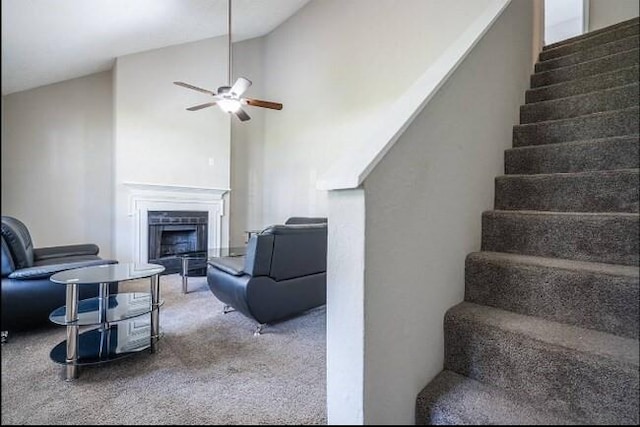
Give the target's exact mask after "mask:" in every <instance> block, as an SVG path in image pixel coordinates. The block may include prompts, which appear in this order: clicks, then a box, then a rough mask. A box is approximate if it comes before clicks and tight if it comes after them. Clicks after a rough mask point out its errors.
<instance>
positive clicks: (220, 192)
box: [123, 182, 230, 263]
mask: <svg viewBox="0 0 640 427" xmlns="http://www.w3.org/2000/svg"><path fill="white" fill-rule="evenodd" d="M123 185H124V186H125V187H126V188H127V190H128V200H129V203H128V216H129V217H131V218H132V219H133V222H134V233H133V242H132V244H133V254H134V261H135V262H138V263H146V262H148V260H149V252H148V251H149V247H148V240H149V223H148V221H149V218H148V212H149V211H174V210H176V211H177V210H180V211H207V212H208V213H209V226H208V235H207V239H208V242H209V247H211V248H220V247H225V246H228V242H222V216H223V215H224V200H223V196H224V195H225V194H226V193H227V192H229V191H230V190H229V189H224V188H210V187H189V186H180V185H169V184H147V183H139V182H124V183H123Z"/></svg>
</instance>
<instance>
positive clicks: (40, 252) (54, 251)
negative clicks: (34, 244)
mask: <svg viewBox="0 0 640 427" xmlns="http://www.w3.org/2000/svg"><path fill="white" fill-rule="evenodd" d="M98 252H100V248H99V247H98V245H94V244H93V243H86V244H82V245H66V246H51V247H47V248H35V249H34V250H33V259H34V261H42V260H45V259H49V258H63V257H68V256H77V255H98Z"/></svg>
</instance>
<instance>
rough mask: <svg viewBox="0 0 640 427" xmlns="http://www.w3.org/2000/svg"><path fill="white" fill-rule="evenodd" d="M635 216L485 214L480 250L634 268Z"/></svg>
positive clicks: (636, 257)
mask: <svg viewBox="0 0 640 427" xmlns="http://www.w3.org/2000/svg"><path fill="white" fill-rule="evenodd" d="M638 231H639V228H638V215H634V214H620V215H607V214H600V215H598V214H576V215H569V214H556V215H554V214H525V213H522V212H520V213H518V212H496V211H490V212H485V213H483V215H482V250H483V251H492V252H507V253H519V254H524V255H537V256H543V257H557V258H565V259H573V260H579V261H591V262H605V263H611V264H624V265H638V261H639V259H638V258H639V256H638V250H639V246H638Z"/></svg>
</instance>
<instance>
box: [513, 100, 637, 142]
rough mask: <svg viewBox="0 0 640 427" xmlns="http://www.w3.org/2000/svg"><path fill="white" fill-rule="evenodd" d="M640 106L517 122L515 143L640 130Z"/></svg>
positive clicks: (634, 132)
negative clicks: (538, 120)
mask: <svg viewBox="0 0 640 427" xmlns="http://www.w3.org/2000/svg"><path fill="white" fill-rule="evenodd" d="M638 110H639V109H638V107H637V106H636V107H631V108H625V109H622V110H615V111H605V112H601V113H593V114H588V115H585V116H579V117H572V118H569V119H559V120H548V121H544V122H537V123H528V124H523V125H515V126H514V127H513V146H514V147H522V146H526V145H540V144H555V143H558V142H569V141H579V140H585V139H598V138H607V137H611V136H622V135H633V134H637V133H639V132H640V131H639V122H640V119H639V118H638V113H639V111H638Z"/></svg>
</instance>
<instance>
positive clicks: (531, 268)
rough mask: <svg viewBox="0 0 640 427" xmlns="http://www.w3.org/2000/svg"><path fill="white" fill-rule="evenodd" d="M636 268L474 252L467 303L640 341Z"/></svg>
mask: <svg viewBox="0 0 640 427" xmlns="http://www.w3.org/2000/svg"><path fill="white" fill-rule="evenodd" d="M639 275H640V273H639V271H638V268H637V267H635V266H626V265H616V264H604V263H593V262H584V261H574V260H567V259H561V258H544V257H536V256H530V255H518V254H508V253H501V252H473V253H471V254H469V255H468V256H467V259H466V263H465V301H467V302H472V303H475V304H482V305H487V306H491V307H496V308H500V309H503V310H509V311H513V312H515V313H520V314H526V315H529V316H537V317H542V318H545V319H548V320H553V321H556V322H562V323H568V324H572V325H576V326H581V327H584V328H589V329H596V330H599V331H603V332H608V333H610V334H614V335H619V336H623V337H627V338H633V339H638V327H639V325H638V318H639V316H640V312H639V303H638V298H639V294H638V288H639V286H640V285H639V280H640V277H639Z"/></svg>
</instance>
